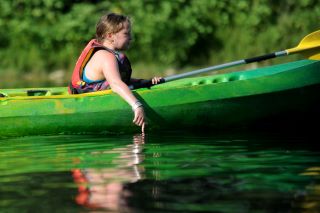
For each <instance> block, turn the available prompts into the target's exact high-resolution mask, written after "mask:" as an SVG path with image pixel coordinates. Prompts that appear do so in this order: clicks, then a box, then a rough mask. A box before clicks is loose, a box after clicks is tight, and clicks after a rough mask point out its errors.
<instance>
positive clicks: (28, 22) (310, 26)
mask: <svg viewBox="0 0 320 213" xmlns="http://www.w3.org/2000/svg"><path fill="white" fill-rule="evenodd" d="M105 12H117V13H124V14H126V15H129V16H130V17H131V19H132V21H133V35H134V42H133V44H132V47H131V49H130V50H129V51H128V55H129V56H130V58H131V60H132V61H133V62H135V63H146V64H150V63H152V64H155V65H157V64H159V65H160V64H166V65H167V66H168V67H169V66H171V67H184V66H188V65H193V66H194V65H206V64H208V63H210V64H215V63H223V62H226V61H230V60H236V59H242V58H246V57H252V56H256V55H259V54H264V53H269V52H273V51H277V50H281V49H286V48H290V47H293V46H295V45H296V44H297V42H298V41H300V40H301V38H302V37H303V36H305V35H307V34H308V33H310V32H312V31H315V30H318V28H319V24H318V18H319V16H320V4H317V1H316V0H298V1H291V0H282V1H277V0H238V1H227V0H225V1H223V0H173V1H172V0H163V1H156V0H131V1H115V0H114V1H99V0H70V1H65V0H28V1H24V0H2V1H0V60H1V67H0V73H5V72H6V71H8V70H13V71H15V72H17V73H28V72H36V73H42V72H51V71H54V70H57V69H62V70H65V71H68V72H70V71H71V70H72V67H73V65H74V63H75V60H76V58H77V57H78V55H79V53H80V51H81V49H82V48H83V46H84V45H85V43H86V42H87V41H88V40H90V39H91V38H92V37H93V36H94V33H95V24H96V22H97V20H98V19H99V17H100V16H101V15H102V14H103V13H105Z"/></svg>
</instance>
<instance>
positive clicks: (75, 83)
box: [68, 39, 132, 94]
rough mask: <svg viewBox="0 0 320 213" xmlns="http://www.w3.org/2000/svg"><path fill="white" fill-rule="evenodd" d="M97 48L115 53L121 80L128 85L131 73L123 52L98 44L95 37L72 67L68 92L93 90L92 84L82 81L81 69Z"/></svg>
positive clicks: (76, 92)
mask: <svg viewBox="0 0 320 213" xmlns="http://www.w3.org/2000/svg"><path fill="white" fill-rule="evenodd" d="M98 50H107V51H108V52H110V53H112V54H114V55H115V57H116V58H117V61H118V67H119V72H120V76H121V80H122V81H123V82H125V83H126V84H127V85H129V83H130V79H131V73H132V69H131V64H130V61H129V59H128V58H127V57H126V56H125V55H124V54H123V53H119V52H115V51H113V50H111V49H109V48H107V47H105V46H103V45H101V44H99V43H98V42H97V41H96V40H95V39H92V40H91V41H90V42H89V43H88V44H87V46H86V47H85V48H84V49H83V51H82V53H81V54H80V56H79V58H78V60H77V62H76V65H75V67H74V69H73V73H72V78H71V82H70V84H69V88H68V91H69V93H70V94H79V93H85V92H92V91H95V90H92V89H91V88H93V86H94V85H92V84H89V83H87V82H85V81H83V79H82V75H83V69H84V68H85V66H86V64H87V63H88V61H89V60H90V58H91V57H92V56H93V54H94V53H95V52H97V51H98ZM93 84H94V83H93ZM104 84H106V85H108V82H106V81H105V82H104ZM88 87H89V88H90V90H87V89H86V88H88ZM99 88H101V87H99ZM103 88H107V86H104V87H103ZM97 90H101V89H97Z"/></svg>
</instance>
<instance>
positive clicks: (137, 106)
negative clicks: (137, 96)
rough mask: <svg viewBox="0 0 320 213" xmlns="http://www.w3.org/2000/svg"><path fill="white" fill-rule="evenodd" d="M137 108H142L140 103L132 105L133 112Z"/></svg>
mask: <svg viewBox="0 0 320 213" xmlns="http://www.w3.org/2000/svg"><path fill="white" fill-rule="evenodd" d="M139 107H142V103H141V102H140V101H136V102H135V103H134V104H133V105H132V111H135V110H136V109H138V108H139Z"/></svg>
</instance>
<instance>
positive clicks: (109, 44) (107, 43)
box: [101, 39, 115, 51]
mask: <svg viewBox="0 0 320 213" xmlns="http://www.w3.org/2000/svg"><path fill="white" fill-rule="evenodd" d="M101 44H102V45H103V46H105V47H107V48H109V49H111V50H114V51H115V48H114V46H113V44H112V42H110V41H108V40H106V39H105V40H104V41H102V43H101Z"/></svg>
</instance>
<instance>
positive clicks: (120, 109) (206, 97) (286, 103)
mask: <svg viewBox="0 0 320 213" xmlns="http://www.w3.org/2000/svg"><path fill="white" fill-rule="evenodd" d="M133 93H134V94H135V96H136V97H137V98H138V99H139V100H140V101H141V102H142V103H143V105H144V109H145V112H146V115H147V124H148V125H147V131H158V130H179V129H180V130H194V131H197V130H200V131H201V130H204V131H220V130H231V129H239V128H240V129H241V128H255V127H257V126H266V125H269V126H274V125H275V126H279V124H280V123H281V124H283V125H286V124H291V125H301V126H303V125H305V124H304V123H302V122H303V121H302V120H301V119H302V118H305V117H306V116H307V115H308V116H311V117H312V118H315V117H317V116H318V114H317V113H318V111H319V110H317V109H316V107H318V106H319V101H320V95H319V94H320V61H318V60H299V61H294V62H290V63H284V64H278V65H273V66H268V67H262V68H257V69H251V70H243V71H235V72H231V73H225V74H213V75H209V76H201V77H192V78H191V77H189V78H184V79H180V80H176V81H171V82H167V83H163V84H159V85H155V86H153V87H151V88H140V89H136V90H133ZM0 94H1V96H3V97H0V136H2V137H7V136H26V135H48V134H49V135H51V134H108V133H128V132H139V131H141V130H140V128H139V127H137V126H135V125H134V124H133V123H132V120H133V112H132V109H131V107H130V106H129V105H128V104H127V103H126V102H125V101H124V100H123V99H122V98H121V97H120V96H119V95H117V94H115V93H113V92H112V91H111V90H106V91H99V92H93V93H86V94H76V95H70V94H68V91H67V88H66V87H50V88H19V89H0ZM280 128H281V127H280Z"/></svg>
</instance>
